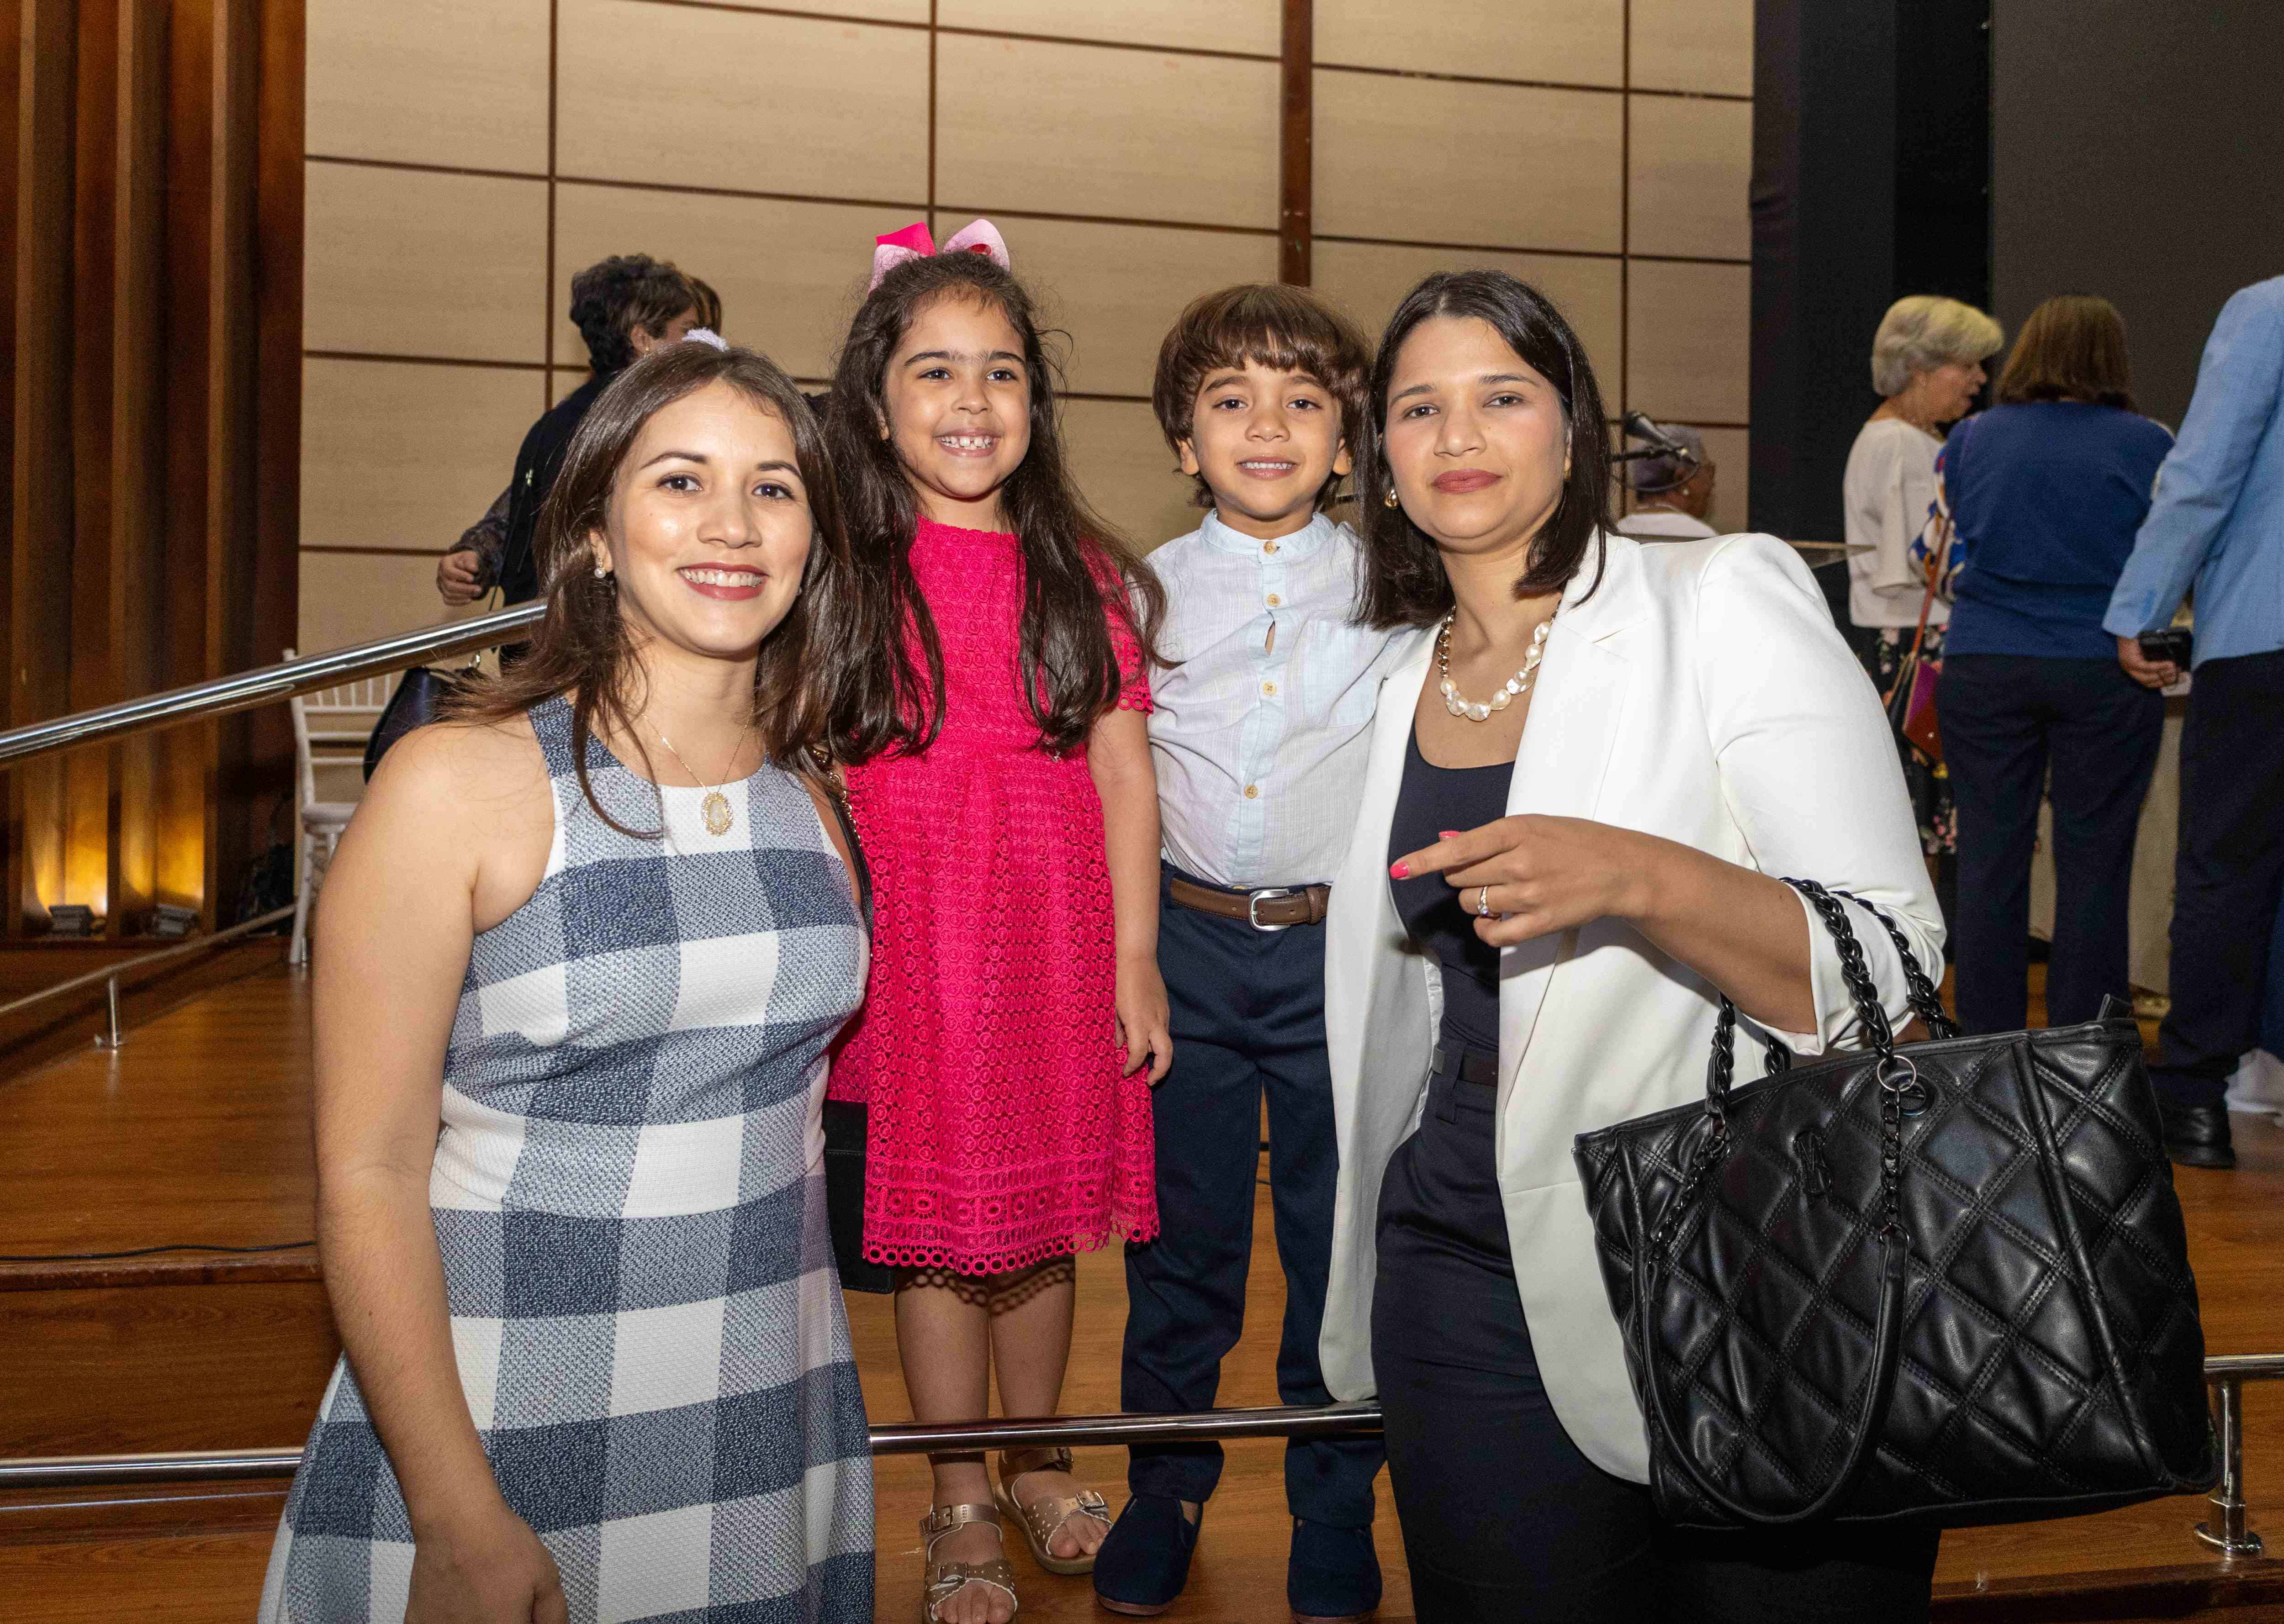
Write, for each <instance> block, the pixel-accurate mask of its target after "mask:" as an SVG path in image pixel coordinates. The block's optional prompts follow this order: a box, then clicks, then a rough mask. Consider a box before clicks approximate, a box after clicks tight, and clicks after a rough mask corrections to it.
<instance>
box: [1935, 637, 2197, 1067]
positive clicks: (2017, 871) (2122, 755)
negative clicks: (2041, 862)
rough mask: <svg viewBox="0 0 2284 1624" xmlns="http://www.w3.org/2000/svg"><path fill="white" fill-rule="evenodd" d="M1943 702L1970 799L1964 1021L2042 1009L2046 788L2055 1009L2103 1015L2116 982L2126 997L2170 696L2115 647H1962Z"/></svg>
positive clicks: (1960, 779) (1999, 1023)
mask: <svg viewBox="0 0 2284 1624" xmlns="http://www.w3.org/2000/svg"><path fill="white" fill-rule="evenodd" d="M1936 718H1937V722H1938V724H1939V725H1940V726H1941V728H1942V729H1943V754H1944V765H1945V766H1946V767H1947V768H1948V769H1950V773H1951V784H1952V797H1953V799H1954V800H1955V801H1956V802H1957V805H1958V808H1959V925H1958V935H1957V937H1956V938H1955V939H1954V941H1953V942H1952V960H1953V962H1954V963H1955V964H1957V965H1958V968H1959V980H1958V995H1959V1022H1960V1024H1961V1025H1962V1026H1964V1027H1966V1028H1967V1030H1968V1031H1969V1032H2014V1031H2019V1030H2021V1029H2022V1027H2026V1026H2028V1025H2029V1024H2030V1012H2029V1011H2030V983H2029V980H2028V977H2029V974H2030V858H2031V854H2032V852H2033V850H2034V849H2035V848H2036V846H2037V842H2038V802H2039V800H2040V799H2041V797H2042V795H2043V796H2046V797H2050V798H2051V799H2052V800H2053V808H2054V824H2053V831H2054V834H2053V857H2054V936H2053V952H2052V955H2051V956H2050V957H2049V958H2048V960H2047V966H2046V1024H2047V1025H2048V1026H2053V1027H2067V1026H2074V1025H2076V1024H2077V1022H2079V1021H2085V1020H2092V1019H2094V1018H2095V1017H2096V1016H2098V1015H2099V1014H2100V1012H2101V1001H2102V999H2103V997H2104V996H2105V995H2108V994H2112V993H2115V994H2116V995H2117V996H2119V997H2121V998H2130V997H2131V995H2132V988H2131V983H2130V982H2129V981H2128V980H2127V976H2126V934H2127V918H2128V903H2129V902H2130V900H2131V892H2132V882H2133V835H2134V831H2135V829H2136V828H2137V827H2138V826H2139V823H2140V820H2141V802H2142V800H2144V799H2145V798H2146V797H2147V794H2148V792H2149V779H2150V776H2151V775H2152V774H2153V773H2154V772H2155V770H2156V766H2157V746H2158V743H2159V738H2160V736H2161V734H2162V733H2163V730H2164V726H2165V700H2164V697H2163V695H2162V694H2158V693H2155V692H2153V691H2150V690H2149V689H2147V688H2144V687H2142V686H2141V685H2140V684H2139V683H2136V682H2135V681H2133V679H2132V678H2131V677H2129V676H2127V675H2125V673H2124V671H2122V670H2121V669H2119V668H2118V665H2117V662H2116V660H2048V659H2044V658H2041V657H2038V656H2035V655H2029V654H1953V655H1952V656H1950V657H1949V658H1948V659H1946V660H1944V665H1943V676H1942V679H1941V681H1939V682H1938V683H1936ZM2049 766H2051V767H2052V769H2053V779H2052V784H2051V786H2049V784H2048V778H2047V769H2048V767H2049Z"/></svg>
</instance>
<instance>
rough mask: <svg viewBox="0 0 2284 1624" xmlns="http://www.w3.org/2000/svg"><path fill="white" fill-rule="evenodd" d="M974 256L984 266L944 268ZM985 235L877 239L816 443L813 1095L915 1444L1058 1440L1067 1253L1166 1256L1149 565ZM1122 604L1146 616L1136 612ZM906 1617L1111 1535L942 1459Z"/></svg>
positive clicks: (991, 1609) (985, 1598) (978, 1615)
mask: <svg viewBox="0 0 2284 1624" xmlns="http://www.w3.org/2000/svg"><path fill="white" fill-rule="evenodd" d="M970 247H972V248H973V249H974V252H968V251H967V250H968V249H969V248H970ZM1006 263H1007V262H1006V248H1005V244H1004V243H1002V242H1001V241H1000V239H999V234H998V232H997V231H996V230H993V229H992V228H991V227H990V226H989V224H988V223H983V222H978V223H976V224H975V225H973V226H970V227H969V228H968V229H967V230H966V231H963V232H962V233H960V234H959V236H958V237H956V238H953V239H952V241H951V242H950V244H947V245H946V247H945V251H944V252H943V254H935V252H934V248H933V245H932V244H931V243H929V242H928V240H927V230H926V229H925V228H924V227H912V228H910V229H908V230H904V231H900V232H898V233H896V236H895V237H893V238H881V239H880V246H878V247H877V248H876V250H875V255H874V278H873V285H872V292H871V293H870V294H869V296H868V297H867V298H866V300H865V301H864V306H863V308H861V309H859V310H858V311H857V313H856V321H855V324H854V325H853V326H852V327H851V328H850V330H849V338H848V340H847V342H846V344H845V345H844V346H843V347H842V350H841V361H840V365H839V370H838V373H837V375H836V377H835V379H834V381H833V402H832V406H831V408H830V409H829V411H830V418H829V433H830V436H831V441H832V446H833V465H834V472H835V475H836V477H837V479H838V480H839V482H840V484H841V489H842V501H843V503H844V504H845V505H846V507H847V509H848V511H849V534H850V536H851V538H852V547H853V549H854V550H855V551H856V555H857V560H858V569H857V581H856V592H857V594H858V597H859V600H860V603H859V607H860V608H861V610H862V611H863V613H862V614H861V615H860V617H859V621H858V623H859V624H861V625H863V626H864V628H865V633H866V636H865V639H864V643H862V644H860V645H859V646H858V647H857V648H856V649H854V650H850V651H848V655H849V659H850V660H851V661H852V671H851V682H850V696H849V700H848V702H847V704H846V705H845V707H844V714H842V715H841V716H840V717H839V718H838V719H837V727H836V733H837V736H838V738H840V740H841V753H842V757H843V759H844V760H845V761H848V762H849V792H850V796H851V799H852V800H853V802H854V804H855V808H856V823H857V827H858V829H859V831H860V832H861V833H862V834H863V837H864V847H865V851H866V854H867V855H868V857H869V859H870V861H871V863H872V872H873V875H874V877H875V881H876V886H877V891H876V895H877V898H878V902H877V909H878V912H877V917H876V919H875V923H874V929H873V942H874V947H873V960H872V980H871V986H870V989H869V992H868V995H867V1002H866V1005H865V1008H864V1012H863V1014H862V1015H861V1016H860V1017H859V1018H858V1021H857V1023H856V1026H855V1027H854V1028H853V1035H852V1036H851V1037H850V1039H849V1043H848V1046H847V1048H846V1049H845V1050H844V1051H843V1052H842V1054H841V1058H840V1060H839V1062H838V1064H836V1066H834V1068H833V1083H832V1089H831V1091H832V1094H833V1097H836V1098H841V1099H852V1100H859V1101H862V1102H864V1105H865V1106H866V1108H867V1113H868V1130H867V1152H866V1167H865V1192H864V1252H865V1255H866V1256H867V1257H869V1258H871V1259H872V1260H874V1261H879V1262H882V1263H886V1264H889V1265H891V1266H894V1267H895V1268H896V1269H897V1271H898V1277H897V1289H896V1339H897V1346H898V1350H899V1352H900V1353H901V1355H902V1356H903V1370H904V1386H905V1388H906V1390H907V1391H908V1392H909V1393H910V1394H911V1403H912V1410H913V1413H914V1415H916V1416H917V1417H919V1419H921V1420H923V1421H958V1420H971V1419H974V1418H975V1417H981V1416H982V1415H984V1414H985V1413H987V1410H988V1408H989V1382H990V1374H991V1371H992V1369H993V1368H994V1367H995V1366H996V1367H997V1371H998V1378H999V1397H1000V1402H1001V1405H1002V1407H1003V1408H1004V1409H1005V1413H1006V1414H1008V1415H1011V1416H1044V1415H1052V1414H1053V1413H1054V1411H1055V1409H1056V1406H1057V1403H1058V1401H1059V1399H1060V1394H1061V1389H1062V1379H1063V1371H1064V1367H1065V1364H1066V1362H1068V1356H1069V1351H1070V1334H1071V1309H1072V1303H1073V1300H1074V1288H1075V1284H1076V1275H1075V1271H1074V1269H1073V1264H1072V1258H1073V1254H1074V1253H1076V1252H1077V1251H1079V1250H1081V1249H1084V1248H1092V1247H1095V1246H1099V1245H1101V1244H1102V1243H1103V1242H1104V1241H1106V1240H1107V1239H1108V1238H1111V1237H1112V1236H1114V1235H1117V1236H1122V1237H1124V1238H1128V1239H1130V1240H1146V1239H1148V1238H1151V1237H1152V1236H1153V1235H1154V1234H1155V1233H1156V1231H1157V1208H1156V1197H1155V1194H1154V1190H1155V1185H1154V1176H1153V1170H1152V1142H1151V1131H1150V1097H1149V1087H1150V1084H1151V1083H1153V1082H1154V1081H1156V1080H1157V1079H1158V1078H1160V1077H1162V1076H1163V1075H1164V1074H1165V1070H1166V1066H1167V1064H1168V1061H1169V1058H1170V1056H1171V1055H1172V1052H1173V1045H1172V1042H1171V1040H1170V1037H1169V1033H1168V1029H1167V1008H1166V991H1165V986H1164V983H1163V982H1162V980H1160V979H1159V975H1158V969H1157V936H1158V801H1157V791H1156V785H1155V783H1154V776H1153V772H1152V769H1151V765H1150V749H1149V741H1148V738H1147V736H1146V731H1145V722H1144V714H1145V713H1146V712H1147V711H1148V710H1149V708H1150V690H1149V685H1148V683H1147V680H1146V675H1145V670H1144V649H1145V646H1146V628H1147V627H1148V626H1150V625H1152V624H1154V620H1155V611H1156V607H1157V604H1158V602H1159V601H1160V598H1159V593H1158V589H1157V585H1156V582H1154V580H1153V579H1152V578H1151V576H1150V574H1149V572H1148V569H1147V566H1144V565H1142V564H1141V563H1140V561H1139V560H1138V558H1133V557H1131V556H1130V554H1129V553H1128V552H1127V551H1126V550H1124V549H1123V548H1122V546H1121V545H1120V544H1119V543H1118V542H1117V540H1116V539H1115V532H1114V531H1112V530H1111V529H1110V527H1108V526H1107V525H1105V524H1103V523H1102V522H1101V521H1100V520H1099V519H1098V518H1096V517H1095V515H1094V514H1092V513H1091V511H1089V510H1088V509H1087V507H1086V505H1085V504H1084V502H1083V500H1082V499H1081V498H1080V496H1079V495H1078V493H1077V491H1076V488H1074V487H1073V485H1072V483H1071V480H1070V476H1069V473H1068V471H1067V469H1066V468H1065V466H1064V463H1063V455H1062V447H1061V443H1060V436H1059V433H1058V426H1057V423H1056V411H1055V402H1054V396H1053V393H1052V384H1053V379H1052V371H1051V370H1050V367H1049V364H1048V362H1047V359H1046V356H1045V354H1044V349H1043V347H1042V345H1041V343H1040V340H1039V334H1038V328H1037V324H1036V322H1035V320H1034V319H1033V316H1032V308H1031V302H1030V300H1029V295H1028V294H1027V293H1025V292H1024V290H1023V288H1022V286H1021V284H1020V283H1018V282H1017V281H1016V280H1015V278H1014V277H1013V276H1012V275H1011V274H1010V273H1009V271H1008V270H1007V269H1006ZM1137 600H1138V601H1139V604H1140V608H1139V610H1137V608H1136V607H1134V606H1133V605H1135V603H1136V601H1137ZM934 1464H935V1505H934V1507H933V1508H932V1509H931V1511H930V1512H929V1515H928V1516H927V1518H925V1519H922V1523H921V1533H922V1539H923V1542H924V1543H925V1545H926V1546H927V1593H926V1597H925V1598H924V1600H923V1604H922V1608H923V1613H924V1616H925V1617H926V1618H927V1619H929V1620H937V1621H938V1624H1003V1621H1004V1620H1007V1619H1009V1618H1011V1617H1012V1616H1013V1612H1014V1608H1015V1595H1014V1590H1013V1570H1012V1568H1011V1567H1010V1566H1009V1565H1008V1564H1007V1563H1006V1561H1005V1558H1004V1555H1003V1550H1002V1544H1001V1541H1000V1537H999V1532H998V1528H997V1523H998V1520H999V1517H1000V1515H1001V1514H1002V1513H1005V1515H1007V1516H1008V1517H1010V1518H1012V1519H1013V1520H1014V1521H1015V1522H1016V1523H1017V1525H1018V1526H1020V1527H1021V1530H1022V1532H1023V1534H1024V1538H1025V1542H1026V1543H1027V1544H1029V1547H1030V1549H1031V1553H1032V1556H1033V1558H1035V1559H1036V1561H1037V1562H1038V1563H1039V1564H1040V1565H1042V1566H1044V1567H1045V1568H1046V1569H1048V1571H1050V1572H1053V1573H1085V1572H1087V1571H1089V1570H1090V1569H1091V1567H1092V1566H1093V1562H1094V1550H1095V1548H1096V1547H1097V1546H1098V1545H1099V1544H1100V1543H1101V1542H1102V1537H1103V1535H1104V1534H1105V1533H1107V1531H1108V1511H1107V1507H1106V1506H1105V1504H1104V1503H1103V1501H1102V1498H1101V1496H1100V1495H1096V1494H1092V1493H1091V1492H1085V1491H1082V1490H1081V1489H1080V1487H1079V1486H1078V1484H1077V1483H1076V1481H1075V1480H1072V1478H1071V1477H1070V1475H1069V1466H1070V1456H1069V1455H1068V1451H1054V1450H1044V1449H1041V1450H1022V1451H1014V1452H1011V1453H1009V1454H1006V1455H1003V1456H1001V1457H1000V1461H999V1483H998V1485H997V1488H996V1490H995V1488H994V1487H993V1486H992V1484H991V1480H990V1478H989V1474H988V1472H987V1471H986V1469H985V1464H984V1462H983V1460H982V1456H975V1455H969V1456H939V1457H937V1458H936V1460H935V1463H934Z"/></svg>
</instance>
